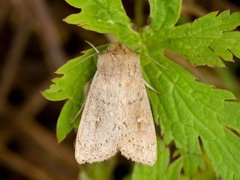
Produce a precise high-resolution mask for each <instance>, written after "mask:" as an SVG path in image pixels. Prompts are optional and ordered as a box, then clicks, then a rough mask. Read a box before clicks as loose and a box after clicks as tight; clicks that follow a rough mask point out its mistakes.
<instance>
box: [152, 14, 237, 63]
mask: <svg viewBox="0 0 240 180" xmlns="http://www.w3.org/2000/svg"><path fill="white" fill-rule="evenodd" d="M239 25H240V13H239V12H236V13H232V14H230V12H229V11H224V12H222V13H220V14H218V13H217V12H213V13H210V14H208V15H206V16H203V17H201V18H199V19H197V20H195V21H194V22H193V23H188V24H184V25H180V26H177V27H175V28H172V29H169V28H168V29H162V30H161V31H159V32H157V33H155V34H152V35H151V40H149V41H148V42H149V44H150V45H154V46H157V47H158V49H159V50H171V51H173V52H176V53H178V54H180V55H183V56H185V57H187V58H188V59H189V61H190V62H191V63H192V64H193V65H205V64H207V65H210V66H219V67H221V66H224V64H223V62H222V60H225V61H233V59H232V54H233V55H235V56H237V57H240V52H239V50H238V47H239V46H240V32H238V31H231V30H234V29H236V28H237V27H238V26H239ZM147 38H149V36H147Z"/></svg>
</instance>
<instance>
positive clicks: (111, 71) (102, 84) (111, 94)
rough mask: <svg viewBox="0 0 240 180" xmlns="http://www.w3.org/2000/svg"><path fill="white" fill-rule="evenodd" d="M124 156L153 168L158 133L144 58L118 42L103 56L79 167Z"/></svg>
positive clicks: (83, 124) (78, 151)
mask: <svg viewBox="0 0 240 180" xmlns="http://www.w3.org/2000/svg"><path fill="white" fill-rule="evenodd" d="M118 151H119V152H120V153H121V154H122V155H123V156H125V157H126V158H127V159H131V160H132V161H135V162H138V163H142V164H147V165H153V164H154V163H155V161H156V158H157V142H156V132H155V127H154V122H153V116H152V113H151V107H150V103H149V100H148V96H147V92H146V87H145V84H144V79H143V76H142V73H141V66H140V60H139V57H138V56H137V55H136V54H135V53H134V52H132V51H131V50H130V49H129V48H128V47H127V46H125V45H123V44H120V43H115V44H111V45H109V47H108V49H107V50H106V51H105V52H103V53H101V54H100V55H99V57H98V62H97V71H96V73H95V75H94V78H93V80H92V83H91V86H90V89H89V92H88V95H87V99H86V104H85V107H84V110H83V112H82V117H81V121H80V125H79V128H78V132H77V137H76V144H75V158H76V160H77V162H78V163H79V164H83V163H86V162H88V163H93V162H100V161H104V160H106V159H109V158H111V157H112V156H114V155H115V154H116V153H117V152H118Z"/></svg>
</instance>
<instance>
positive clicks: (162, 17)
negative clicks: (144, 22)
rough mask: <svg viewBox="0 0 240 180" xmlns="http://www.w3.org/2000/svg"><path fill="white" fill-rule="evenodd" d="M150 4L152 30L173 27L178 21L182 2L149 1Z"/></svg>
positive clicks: (174, 0) (175, 0)
mask: <svg viewBox="0 0 240 180" xmlns="http://www.w3.org/2000/svg"><path fill="white" fill-rule="evenodd" d="M149 4H150V21H151V23H150V27H151V28H152V30H154V31H157V30H160V28H170V27H173V26H174V25H175V24H176V22H177V21H178V18H179V16H180V12H181V6H182V0H171V1H169V0H149Z"/></svg>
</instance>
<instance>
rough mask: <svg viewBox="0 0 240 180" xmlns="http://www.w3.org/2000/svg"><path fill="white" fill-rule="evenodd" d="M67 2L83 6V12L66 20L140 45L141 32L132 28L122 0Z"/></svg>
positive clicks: (73, 0) (124, 41) (128, 42)
mask: <svg viewBox="0 0 240 180" xmlns="http://www.w3.org/2000/svg"><path fill="white" fill-rule="evenodd" d="M67 2H68V3H69V4H71V5H73V6H75V7H77V8H81V12H80V13H77V14H72V15H70V16H68V17H67V18H66V19H65V21H66V22H68V23H70V24H77V25H81V26H82V27H83V28H85V29H88V30H93V31H96V32H99V33H110V34H113V35H115V36H116V37H117V38H118V39H121V41H122V42H123V43H126V44H133V42H135V43H136V44H138V46H139V44H140V41H139V40H140V39H139V34H138V33H137V32H136V31H134V30H133V29H132V28H131V23H130V19H129V18H128V16H127V15H126V13H125V11H124V8H123V5H122V2H121V0H114V1H113V0H94V1H86V0H67ZM135 43H134V44H135ZM135 47H136V46H135Z"/></svg>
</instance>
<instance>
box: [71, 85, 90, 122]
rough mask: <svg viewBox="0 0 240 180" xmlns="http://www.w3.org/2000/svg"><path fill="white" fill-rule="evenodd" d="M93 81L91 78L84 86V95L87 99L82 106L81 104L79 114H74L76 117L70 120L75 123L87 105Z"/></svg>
mask: <svg viewBox="0 0 240 180" xmlns="http://www.w3.org/2000/svg"><path fill="white" fill-rule="evenodd" d="M91 82H92V80H90V81H89V82H87V83H86V84H85V86H84V88H83V89H84V90H83V91H84V97H85V99H84V101H83V103H82V106H81V108H80V109H79V111H78V112H77V114H76V115H75V116H74V118H73V119H72V120H71V121H70V122H71V123H73V122H74V121H75V120H76V119H77V118H78V117H79V115H80V114H81V112H82V111H83V108H84V106H85V104H86V99H87V95H88V92H89V88H90V85H91Z"/></svg>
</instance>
